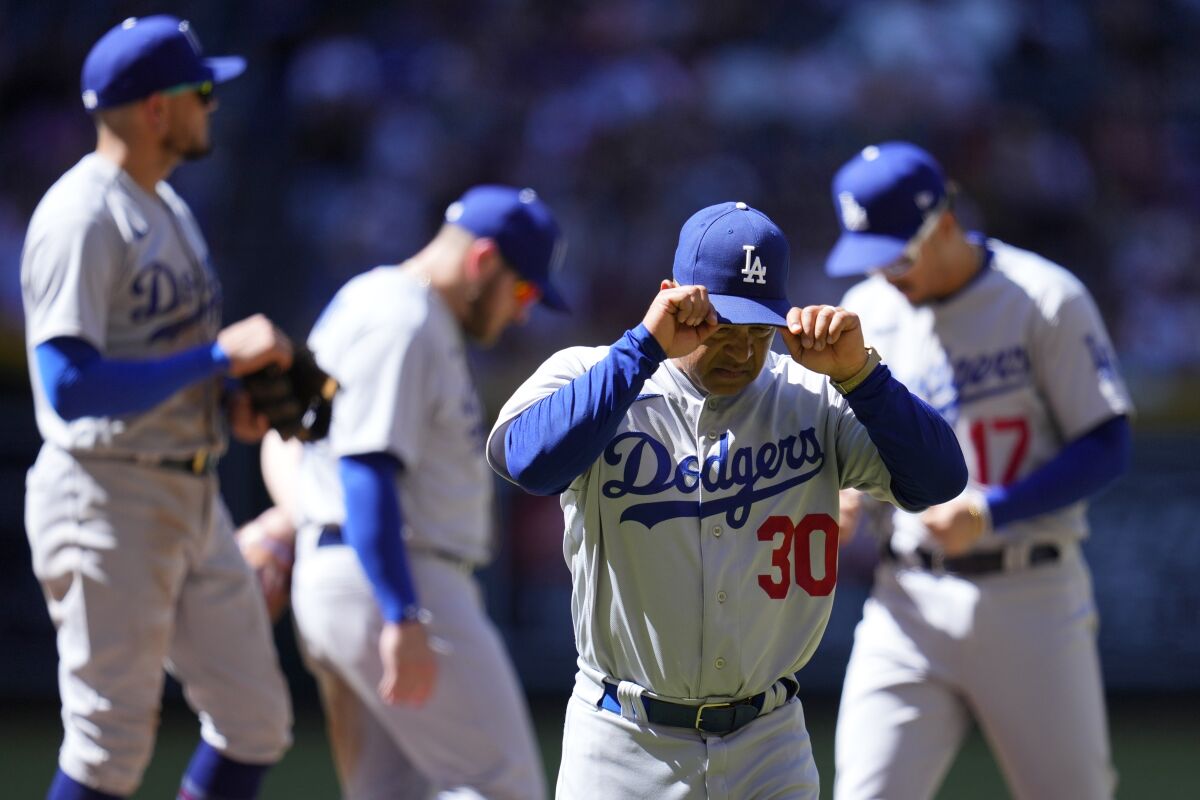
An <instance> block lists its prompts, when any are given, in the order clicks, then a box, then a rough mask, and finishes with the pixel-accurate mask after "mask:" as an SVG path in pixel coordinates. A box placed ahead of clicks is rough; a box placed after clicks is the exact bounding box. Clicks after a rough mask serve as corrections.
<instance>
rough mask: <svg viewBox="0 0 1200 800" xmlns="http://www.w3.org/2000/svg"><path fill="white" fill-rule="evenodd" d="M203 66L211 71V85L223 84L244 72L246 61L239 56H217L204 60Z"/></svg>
mask: <svg viewBox="0 0 1200 800" xmlns="http://www.w3.org/2000/svg"><path fill="white" fill-rule="evenodd" d="M204 66H206V67H208V68H209V69H211V70H212V74H213V77H212V80H213V83H224V82H225V81H228V80H232V79H233V78H236V77H237V76H238V75H241V74H242V73H243V72H245V71H246V59H244V58H242V57H241V56H217V57H216V58H206V59H204Z"/></svg>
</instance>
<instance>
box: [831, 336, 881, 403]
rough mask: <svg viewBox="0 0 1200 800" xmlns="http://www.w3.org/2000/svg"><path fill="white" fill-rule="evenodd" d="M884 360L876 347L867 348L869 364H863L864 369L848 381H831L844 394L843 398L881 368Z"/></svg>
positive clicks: (847, 379)
mask: <svg viewBox="0 0 1200 800" xmlns="http://www.w3.org/2000/svg"><path fill="white" fill-rule="evenodd" d="M882 360H883V359H882V358H880V357H879V351H878V350H876V349H875V348H874V347H868V348H867V363H866V364H863V368H862V369H860V370H859V371H858V372H856V373H854V374H853V375H851V376H850V377H849V378H846V380H844V381H841V382H838V381H835V380H831V381H830V383H832V384H833V388H835V389H837V390H838V391H839V392H841V393H842V395H843V396H845V395H848V394H850V393H851V392H853V391H854V390H855V389H857V388H858V385H859V384H860V383H862V382H863V381H865V380H866V379H867V376H868V375H870V374H871V373H872V372H874V371H875V367H877V366H879V362H881V361H882Z"/></svg>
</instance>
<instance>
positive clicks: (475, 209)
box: [446, 185, 569, 311]
mask: <svg viewBox="0 0 1200 800" xmlns="http://www.w3.org/2000/svg"><path fill="white" fill-rule="evenodd" d="M446 222H449V223H451V224H453V225H458V226H461V227H463V228H466V229H467V230H469V231H471V233H473V234H475V235H476V236H480V237H487V238H488V239H492V240H494V241H495V242H496V245H497V246H498V247H499V248H500V254H501V255H503V256H504V260H505V261H507V262H508V263H509V264H511V265H512V267H513V269H515V270H516V271H517V272H518V273H519V274H520V276H521V277H522V278H524V279H525V280H527V281H529V282H531V283H533V284H534V285H535V286H537V287H538V289H539V290H541V293H542V302H543V303H544V304H545V305H546V306H548V307H550V308H553V309H554V310H556V311H567V310H568V309H569V306H568V305H567V301H566V300H564V299H563V296H562V294H560V293H559V291H558V290H557V289H556V288H554V285H553V284H551V283H550V274H551V273H552V272H556V271H557V270H558V269H559V268H560V267H561V266H562V260H563V255H564V254H565V253H566V240H565V239H563V237H562V235H561V233H560V231H559V229H558V223H557V222H555V221H554V215H553V214H552V213H551V212H550V207H549V206H547V205H546V204H545V203H543V202H542V201H541V199H540V198H538V195H537V192H535V191H534V190H533V189H517V188H514V187H512V186H498V185H487V186H474V187H472V188H470V189H468V190H467V192H466V194H464V195H463V196H462V197H460V198H459V199H458V200H455V201H454V202H453V203H451V204H450V207H449V208H447V209H446Z"/></svg>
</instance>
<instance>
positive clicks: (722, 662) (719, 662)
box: [713, 658, 725, 669]
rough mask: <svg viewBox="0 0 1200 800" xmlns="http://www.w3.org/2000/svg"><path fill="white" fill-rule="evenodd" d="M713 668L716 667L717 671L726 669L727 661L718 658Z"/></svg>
mask: <svg viewBox="0 0 1200 800" xmlns="http://www.w3.org/2000/svg"><path fill="white" fill-rule="evenodd" d="M713 666H715V667H716V668H717V669H725V659H723V658H718V659H717V660H716V661H714V662H713Z"/></svg>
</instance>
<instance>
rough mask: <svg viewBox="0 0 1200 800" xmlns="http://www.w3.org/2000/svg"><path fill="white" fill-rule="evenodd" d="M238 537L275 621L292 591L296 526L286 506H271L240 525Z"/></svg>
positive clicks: (243, 553) (281, 613)
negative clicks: (283, 507) (285, 510)
mask: <svg viewBox="0 0 1200 800" xmlns="http://www.w3.org/2000/svg"><path fill="white" fill-rule="evenodd" d="M237 540H238V547H239V548H240V549H241V551H242V558H244V559H246V563H247V564H249V565H250V568H251V569H252V570H254V575H255V577H257V578H258V583H259V586H260V587H261V588H262V593H263V598H264V599H265V600H266V602H267V613H268V614H269V615H270V617H271V621H272V622H275V621H276V620H278V619H279V617H280V616H282V615H283V610H284V609H285V608H287V604H288V597H289V594H290V592H291V585H292V563H293V560H294V555H295V541H296V528H295V526H294V525H293V524H292V520H291V518H289V517H288V515H287V514H286V513H285V512H284V511H283V509H281V508H279V507H278V506H272V507H271V508H268V509H267V510H266V511H264V512H263V513H261V514H259V515H258V516H257V517H256V518H254V519H252V520H250V521H249V522H247V523H246V524H245V525H243V526H242V527H241V528H239V529H238V532H237Z"/></svg>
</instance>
